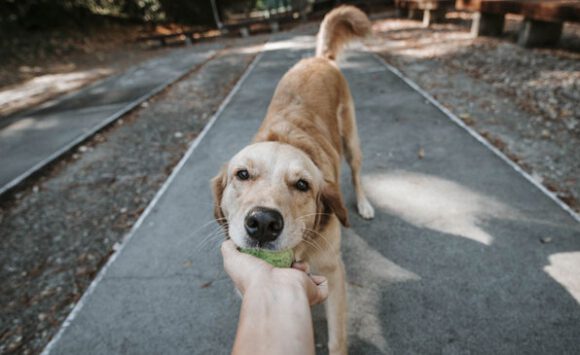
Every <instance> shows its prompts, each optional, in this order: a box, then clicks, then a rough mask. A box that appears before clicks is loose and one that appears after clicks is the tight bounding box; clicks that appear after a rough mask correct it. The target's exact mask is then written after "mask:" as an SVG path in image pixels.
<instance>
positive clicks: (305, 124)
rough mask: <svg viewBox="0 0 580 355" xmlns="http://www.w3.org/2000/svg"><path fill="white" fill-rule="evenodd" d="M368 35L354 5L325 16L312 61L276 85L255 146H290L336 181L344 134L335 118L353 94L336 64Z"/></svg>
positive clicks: (299, 65) (362, 16)
mask: <svg viewBox="0 0 580 355" xmlns="http://www.w3.org/2000/svg"><path fill="white" fill-rule="evenodd" d="M370 31H371V24H370V22H369V20H368V18H367V16H366V15H365V14H364V13H363V12H362V11H360V10H359V9H357V8H356V7H354V6H341V7H338V8H336V9H334V10H332V11H331V12H330V13H328V14H327V15H326V16H325V18H324V20H323V21H322V24H321V25H320V30H319V33H318V39H317V47H316V56H315V57H313V58H308V59H303V60H301V61H300V62H298V63H297V64H296V65H294V67H292V68H291V69H290V70H289V71H288V72H287V73H286V74H285V75H284V77H283V78H282V80H280V83H279V84H278V87H277V88H276V91H275V93H274V96H273V97H272V101H271V103H270V107H269V108H268V113H267V115H266V118H265V119H264V122H263V123H262V126H261V127H260V130H259V131H258V134H257V135H256V137H255V139H254V141H256V142H259V141H279V142H283V143H288V144H291V145H294V146H296V147H298V148H300V149H302V150H304V151H305V152H306V153H307V154H308V155H309V156H310V157H311V159H312V160H313V161H314V162H315V163H316V164H317V166H319V167H320V168H321V169H322V170H323V171H324V173H325V175H326V176H328V177H330V178H332V179H333V180H336V179H337V178H338V174H339V170H338V169H339V167H340V154H341V147H342V142H341V136H343V134H342V133H343V132H342V129H344V127H341V123H340V121H339V120H338V119H337V116H338V114H339V110H341V109H342V108H345V107H346V106H348V105H349V103H350V101H351V95H350V91H349V89H348V84H347V82H346V79H345V78H344V76H343V75H342V73H341V72H340V70H339V69H338V67H337V65H336V63H335V60H336V59H337V58H338V56H339V55H340V53H341V51H342V49H343V48H344V46H345V45H346V44H347V43H348V42H349V41H351V40H353V39H355V38H357V37H364V36H366V35H367V34H368V33H370Z"/></svg>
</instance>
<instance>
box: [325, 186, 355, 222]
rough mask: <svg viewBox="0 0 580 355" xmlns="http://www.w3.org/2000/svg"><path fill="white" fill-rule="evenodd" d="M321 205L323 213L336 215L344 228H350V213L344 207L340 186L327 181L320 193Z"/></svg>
mask: <svg viewBox="0 0 580 355" xmlns="http://www.w3.org/2000/svg"><path fill="white" fill-rule="evenodd" d="M320 203H321V204H322V209H323V213H327V214H330V213H334V214H335V215H336V217H338V220H339V221H340V223H342V225H343V226H345V227H350V223H348V211H347V209H346V207H345V206H344V201H343V200H342V194H341V193H340V188H339V186H338V184H336V183H334V182H330V181H325V183H324V185H323V186H322V189H321V191H320ZM323 224H324V222H323Z"/></svg>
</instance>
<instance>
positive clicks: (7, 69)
mask: <svg viewBox="0 0 580 355" xmlns="http://www.w3.org/2000/svg"><path fill="white" fill-rule="evenodd" d="M182 30H192V28H189V27H188V28H185V27H181V26H177V25H172V24H168V25H164V26H161V25H159V26H155V27H151V26H146V25H127V24H123V25H120V24H111V25H109V26H100V27H96V28H95V27H92V28H91V27H89V28H86V29H84V30H83V31H79V30H75V31H72V30H65V29H60V30H59V29H55V30H52V31H48V32H46V33H43V32H26V33H13V34H6V35H5V36H1V37H0V120H1V119H2V117H3V116H8V115H10V114H13V113H16V112H18V111H20V110H23V109H26V108H29V107H31V106H34V105H37V104H40V103H42V102H45V101H47V100H49V99H51V98H53V97H57V96H59V95H62V94H64V93H67V92H70V91H74V90H78V89H79V88H81V87H83V86H86V85H88V84H90V83H92V82H94V81H95V80H98V79H102V78H104V77H106V76H110V75H114V74H116V73H119V72H122V71H124V70H126V69H127V68H129V67H131V66H134V65H136V64H138V63H140V62H143V61H145V60H147V59H150V58H153V57H157V56H162V55H164V54H165V53H166V52H168V51H170V50H171V47H170V46H168V47H162V46H161V45H160V43H159V41H140V40H138V39H139V38H143V37H151V36H154V35H160V34H169V33H176V32H181V31H182ZM199 31H200V32H199V33H197V34H196V36H204V37H205V36H210V35H215V32H216V31H205V30H201V29H200V30H199ZM183 41H184V38H182V37H176V38H173V39H172V40H171V41H170V43H169V44H170V45H171V44H180V43H183Z"/></svg>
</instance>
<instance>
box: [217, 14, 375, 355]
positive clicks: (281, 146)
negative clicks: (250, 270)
mask: <svg viewBox="0 0 580 355" xmlns="http://www.w3.org/2000/svg"><path fill="white" fill-rule="evenodd" d="M370 32H371V24H370V21H369V19H368V18H367V16H366V15H365V14H364V13H363V12H362V11H360V10H359V9H357V8H356V7H353V6H341V7H338V8H336V9H334V10H332V11H331V12H330V13H328V14H327V15H326V16H325V18H324V20H323V21H322V23H321V25H320V30H319V33H318V36H317V46H316V55H315V56H314V57H312V58H307V59H303V60H301V61H300V62H298V63H297V64H295V65H294V66H293V67H292V68H291V69H290V70H289V71H288V72H287V73H286V74H285V75H284V76H283V78H282V79H281V80H280V82H279V84H278V86H277V88H276V90H275V92H274V95H273V97H272V100H271V103H270V106H269V108H268V111H267V114H266V117H265V119H264V121H263V123H262V125H261V127H260V129H259V130H258V132H257V134H256V135H255V137H254V139H253V142H252V144H250V145H248V146H246V147H245V148H243V149H242V150H241V151H240V152H238V153H237V154H236V155H235V156H234V157H233V158H231V160H230V161H229V162H228V163H226V164H225V165H224V167H223V168H222V169H221V171H220V172H219V174H218V175H217V176H216V177H215V178H214V179H213V180H212V189H213V194H214V199H215V208H214V214H215V218H216V220H217V221H218V222H219V223H220V224H222V225H223V226H224V227H225V229H226V233H227V234H228V237H229V238H231V239H232V240H233V241H234V243H235V244H236V245H237V246H238V247H241V248H251V247H258V248H264V249H271V250H285V249H288V248H292V249H293V250H294V255H295V259H296V260H297V261H305V262H308V263H309V264H310V265H311V267H312V268H314V269H315V270H316V271H317V272H318V273H320V274H322V275H324V276H325V277H326V278H327V279H328V285H329V296H328V299H327V301H326V303H325V308H326V314H327V320H328V332H329V342H328V348H329V351H330V353H331V354H346V353H347V327H346V323H347V301H346V285H345V271H344V265H343V262H342V259H341V256H340V224H342V225H343V226H345V227H348V226H349V221H348V213H347V209H346V207H345V205H344V201H343V198H342V195H341V192H340V163H341V158H342V157H343V156H344V157H345V158H346V161H347V163H348V165H349V166H350V168H351V172H352V183H353V185H354V189H355V192H356V199H357V208H358V212H359V214H360V215H361V216H362V217H363V218H365V219H371V218H373V217H374V209H373V207H372V205H371V204H370V203H369V201H368V199H367V197H366V196H365V193H364V191H363V188H362V185H361V179H360V170H361V164H362V153H361V148H360V142H359V137H358V133H357V126H356V118H355V109H354V103H353V99H352V96H351V93H350V89H349V87H348V83H347V81H346V79H345V78H344V76H343V75H342V73H341V72H340V70H339V68H338V66H337V64H336V60H337V58H338V56H339V54H340V53H341V51H342V49H343V47H344V46H345V45H346V44H347V43H348V42H350V41H351V40H354V39H357V38H362V37H365V36H367V35H368V34H370Z"/></svg>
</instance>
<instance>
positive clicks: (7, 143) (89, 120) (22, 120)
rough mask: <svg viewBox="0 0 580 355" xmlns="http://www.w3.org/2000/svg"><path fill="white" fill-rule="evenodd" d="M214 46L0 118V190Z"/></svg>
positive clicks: (207, 54) (180, 54)
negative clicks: (0, 119)
mask: <svg viewBox="0 0 580 355" xmlns="http://www.w3.org/2000/svg"><path fill="white" fill-rule="evenodd" d="M192 48H193V49H192ZM215 49H216V46H215V45H202V46H195V47H190V48H187V49H180V50H175V51H173V52H171V53H170V54H168V55H165V56H162V57H158V58H154V59H152V60H149V61H147V62H145V63H142V64H140V65H138V66H136V67H134V68H131V69H129V70H127V71H126V72H124V73H123V74H121V75H115V76H112V77H110V78H107V79H104V80H102V81H99V82H97V83H95V84H92V85H90V86H88V87H87V88H84V89H82V90H80V91H78V92H75V93H73V94H69V95H64V96H63V97H61V98H58V99H56V100H53V101H50V102H48V103H46V104H44V105H41V106H40V107H38V108H36V109H33V110H30V111H27V112H23V113H20V114H17V115H14V116H11V117H7V118H5V119H3V120H2V121H0V166H1V167H2V168H1V169H0V193H2V192H4V191H6V190H8V189H10V188H12V187H13V186H15V185H17V184H18V183H20V182H21V181H22V180H23V179H25V178H26V177H28V176H29V175H30V174H32V173H34V172H36V171H37V170H38V169H39V168H41V167H42V166H44V165H46V164H47V163H49V162H51V161H52V160H53V159H55V158H57V157H58V156H60V155H61V154H63V153H65V152H66V151H68V150H69V149H70V148H72V147H74V146H75V145H76V144H78V143H80V142H82V141H83V140H84V139H86V138H87V137H90V136H91V135H92V134H94V133H95V132H96V131H98V130H99V129H101V128H102V127H104V126H106V125H107V124H109V123H111V122H112V121H114V120H115V119H117V118H119V117H120V116H122V115H123V114H124V113H126V112H128V111H129V110H131V109H132V108H133V107H135V106H137V105H138V104H140V103H141V102H143V101H144V100H146V99H147V98H149V97H150V96H152V95H154V94H155V93H157V92H159V91H160V90H162V89H163V88H165V87H166V86H167V85H169V84H171V83H172V82H174V81H175V80H177V79H178V78H180V77H181V76H183V75H184V74H186V73H187V72H189V71H190V70H192V69H193V68H194V67H195V66H196V65H199V64H201V63H203V62H204V61H205V60H207V59H208V58H209V57H210V56H211V55H213V54H214V53H215Z"/></svg>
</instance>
